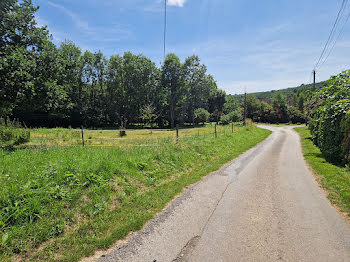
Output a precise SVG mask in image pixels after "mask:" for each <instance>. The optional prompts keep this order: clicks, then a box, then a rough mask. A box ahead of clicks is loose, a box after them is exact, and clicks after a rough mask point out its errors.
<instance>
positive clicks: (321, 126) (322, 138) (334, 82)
mask: <svg viewBox="0 0 350 262" xmlns="http://www.w3.org/2000/svg"><path fill="white" fill-rule="evenodd" d="M349 97H350V70H349V71H344V72H342V73H341V74H339V75H337V76H333V77H331V79H330V80H329V81H328V86H327V87H325V88H323V89H321V90H320V91H318V92H316V93H315V94H314V98H315V99H320V100H321V101H322V102H321V104H320V106H318V107H317V108H315V110H314V112H313V113H312V115H313V119H312V120H311V121H310V131H311V134H312V137H313V141H314V143H315V144H316V145H317V146H318V147H319V148H320V150H321V152H322V154H323V155H324V156H325V158H326V159H327V160H328V161H330V162H333V163H338V164H340V163H343V164H344V163H345V162H346V158H347V157H348V155H349V152H348V149H347V148H348V147H347V145H346V144H345V143H347V134H348V133H347V132H348V130H347V129H346V123H347V112H348V111H349V110H350V100H349V99H348V98H349Z"/></svg>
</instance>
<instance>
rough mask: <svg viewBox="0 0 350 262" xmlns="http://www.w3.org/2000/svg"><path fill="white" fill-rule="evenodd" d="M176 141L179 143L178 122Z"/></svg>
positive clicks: (177, 125)
mask: <svg viewBox="0 0 350 262" xmlns="http://www.w3.org/2000/svg"><path fill="white" fill-rule="evenodd" d="M176 143H179V124H176Z"/></svg>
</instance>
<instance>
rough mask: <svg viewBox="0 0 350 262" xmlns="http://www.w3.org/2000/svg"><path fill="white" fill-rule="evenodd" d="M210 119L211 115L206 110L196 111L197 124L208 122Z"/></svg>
mask: <svg viewBox="0 0 350 262" xmlns="http://www.w3.org/2000/svg"><path fill="white" fill-rule="evenodd" d="M209 117H210V113H209V112H208V111H207V110H205V109H204V108H198V109H196V110H194V118H195V120H196V122H197V123H201V122H202V123H204V122H208V120H209Z"/></svg>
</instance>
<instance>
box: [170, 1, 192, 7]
mask: <svg viewBox="0 0 350 262" xmlns="http://www.w3.org/2000/svg"><path fill="white" fill-rule="evenodd" d="M186 1H187V0H168V5H172V6H180V7H183V6H184V4H185V2H186Z"/></svg>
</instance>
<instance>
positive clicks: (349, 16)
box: [319, 12, 350, 68]
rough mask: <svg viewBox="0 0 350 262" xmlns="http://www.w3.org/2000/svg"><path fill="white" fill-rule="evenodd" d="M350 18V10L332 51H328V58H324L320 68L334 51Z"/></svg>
mask: <svg viewBox="0 0 350 262" xmlns="http://www.w3.org/2000/svg"><path fill="white" fill-rule="evenodd" d="M349 18H350V12H349V14H348V16H347V17H346V19H345V22H344V24H343V26H342V28H341V29H340V31H339V34H338V36H337V38H336V39H335V41H334V43H333V46H332V47H331V49H330V51H329V52H328V55H327V57H326V59H324V60H323V62H322V63H321V64H320V66H319V68H321V66H322V65H323V64H324V63H325V62H326V60H327V59H328V57H329V56H330V54H331V53H332V51H333V49H334V47H335V45H336V43H337V41H338V40H339V38H340V36H341V34H342V33H343V31H344V28H345V25H346V23H347V22H348V20H349Z"/></svg>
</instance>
